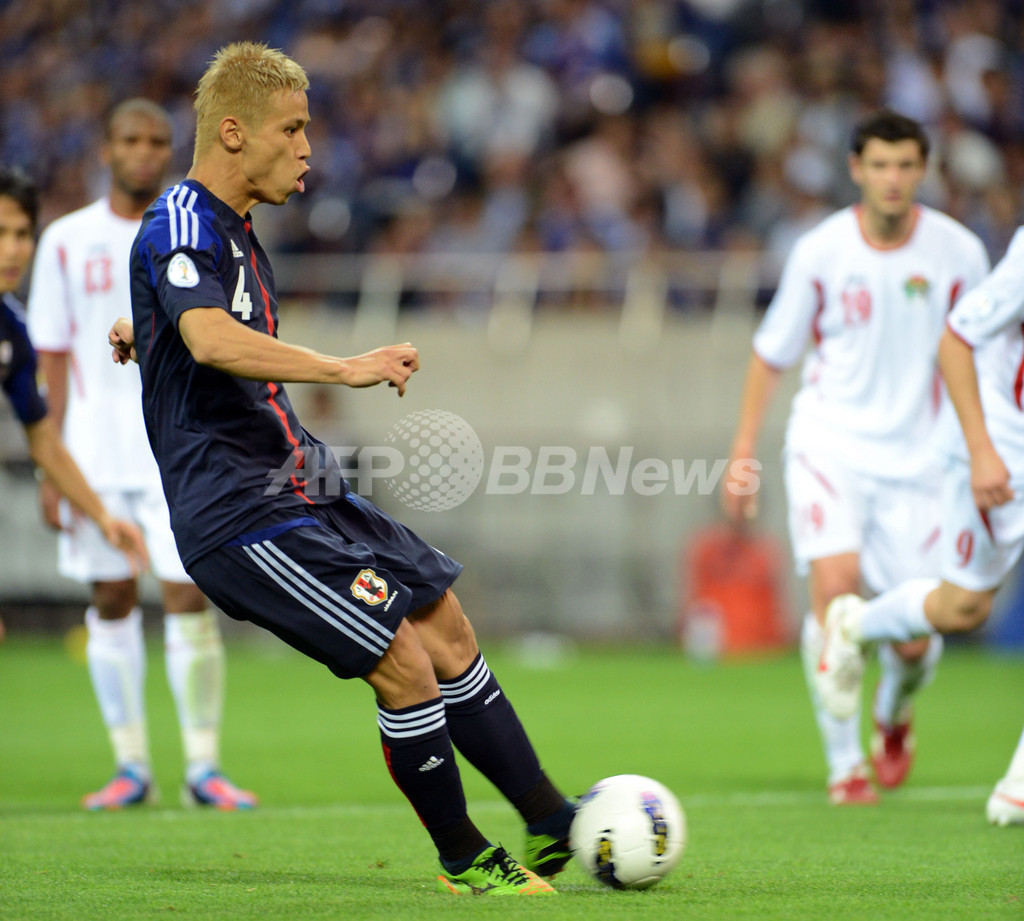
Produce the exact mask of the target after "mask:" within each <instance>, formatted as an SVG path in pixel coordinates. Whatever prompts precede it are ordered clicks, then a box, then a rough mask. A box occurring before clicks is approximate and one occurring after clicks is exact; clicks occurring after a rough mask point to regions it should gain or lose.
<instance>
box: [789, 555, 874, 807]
mask: <svg viewBox="0 0 1024 921" xmlns="http://www.w3.org/2000/svg"><path fill="white" fill-rule="evenodd" d="M860 578H861V577H860V555H859V554H857V553H840V554H836V555H834V556H828V557H821V558H819V559H816V560H811V562H810V576H809V579H808V586H807V587H808V593H809V595H810V602H811V611H810V612H809V613H808V614H807V615H806V617H805V619H804V624H803V630H802V631H801V642H800V653H801V658H802V660H803V665H804V674H805V676H806V678H807V688H808V692H809V694H810V697H811V706H812V708H813V710H814V717H815V720H816V722H817V724H818V731H819V732H820V734H821V741H822V746H823V748H824V751H825V761H826V763H827V765H828V794H829V800H830V801H831V802H832V803H834V804H836V805H872V804H874V803H877V802H878V795H877V794H876V793H875V791H874V789H873V787H872V785H871V781H870V780H869V779H868V774H867V767H866V759H865V756H864V749H863V747H862V746H861V742H860V713H859V711H858V712H856V713H854V714H853V715H852V716H848V717H846V718H844V719H837V718H836V717H834V716H832V714H830V713H829V712H828V711H827V710H826V709H825V708H824V706H823V705H822V702H821V700H820V698H819V696H818V693H817V689H816V687H815V683H814V673H815V671H816V670H817V668H818V664H819V659H820V656H821V650H822V646H823V642H824V635H823V632H822V625H823V623H824V615H825V609H826V608H827V607H828V605H829V602H831V601H832V599H833V598H835V597H837V596H839V595H844V594H847V593H849V592H856V591H858V590H859V588H860Z"/></svg>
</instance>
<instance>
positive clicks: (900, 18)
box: [0, 0, 1024, 258]
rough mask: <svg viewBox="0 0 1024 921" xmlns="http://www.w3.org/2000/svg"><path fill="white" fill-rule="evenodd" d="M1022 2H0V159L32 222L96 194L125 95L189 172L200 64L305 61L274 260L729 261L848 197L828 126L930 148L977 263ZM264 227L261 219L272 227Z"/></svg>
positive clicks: (1002, 242) (1022, 95) (997, 247)
mask: <svg viewBox="0 0 1024 921" xmlns="http://www.w3.org/2000/svg"><path fill="white" fill-rule="evenodd" d="M1022 30H1024V0H290V2H278V0H199V2H191V0H146V2H144V3H139V2H133V0H6V2H4V0H0V73H2V78H0V79H2V86H3V93H2V95H0V161H2V162H4V163H6V164H17V165H21V166H23V167H24V168H25V169H26V170H27V171H28V172H29V173H30V174H31V175H32V176H34V177H35V178H36V179H37V180H38V181H39V182H40V183H41V185H42V187H43V191H44V205H45V208H44V223H45V221H47V220H49V219H52V218H53V217H55V216H57V215H59V214H61V213H63V212H65V211H67V210H69V209H71V208H74V207H78V206H80V205H82V204H84V203H86V202H87V201H89V200H91V199H92V198H94V197H96V196H98V195H99V194H100V193H101V192H102V191H103V184H104V182H105V176H104V173H103V170H102V168H101V167H100V165H99V162H98V157H97V151H98V145H99V143H100V141H101V134H102V130H101V127H102V120H103V116H104V113H105V112H106V111H107V110H108V109H109V107H110V106H111V105H112V104H114V103H116V102H117V101H119V100H121V99H124V98H126V97H128V96H134V95H144V96H147V97H149V98H151V99H154V100H155V101H157V102H159V103H162V104H163V105H165V106H166V107H168V108H169V109H170V111H171V112H172V114H173V117H174V120H175V124H176V126H177V131H176V139H175V145H176V151H177V153H176V157H177V160H176V169H177V170H178V172H179V174H180V175H183V174H184V173H185V172H186V171H187V169H188V166H189V162H190V154H191V142H192V110H191V101H192V100H191V94H192V91H193V89H194V86H195V84H196V81H197V79H198V77H199V75H200V73H201V72H202V71H203V69H204V67H205V65H206V63H207V62H208V61H209V59H210V58H211V56H212V54H213V52H214V51H215V50H216V49H217V48H218V47H219V46H220V45H222V44H224V43H225V42H227V41H230V40H236V39H253V40H261V41H266V42H267V43H269V44H270V45H272V46H274V47H279V48H282V49H284V50H285V51H287V52H288V53H289V54H290V55H292V56H293V57H294V58H296V59H297V60H298V61H299V62H300V63H301V64H302V65H303V66H304V67H305V68H306V70H307V71H308V73H309V75H310V78H311V81H312V87H311V90H310V94H309V97H310V110H311V113H312V117H313V121H312V122H311V124H310V126H309V137H310V142H311V144H312V148H313V156H312V158H311V165H312V166H313V172H311V173H310V174H309V177H308V180H307V191H306V193H305V195H303V196H302V197H301V198H299V197H296V198H295V199H293V200H292V202H291V203H290V204H289V206H288V207H287V208H283V209H266V212H263V213H261V214H260V215H259V216H258V222H259V226H260V229H261V232H262V233H263V235H264V236H265V237H269V238H270V243H271V245H272V246H273V247H274V248H275V249H276V250H278V251H279V252H281V251H283V252H289V251H291V252H300V251H301V252H338V253H354V252H393V253H397V254H408V253H424V252H427V253H452V254H463V253H465V254H475V253H510V252H526V253H529V252H560V253H573V252H593V253H637V252H649V251H656V250H689V251H693V250H704V249H717V250H722V249H751V250H760V251H765V252H769V253H771V254H773V255H775V256H776V257H781V256H784V255H785V253H786V252H787V251H788V249H789V247H790V245H791V244H792V242H793V239H794V237H795V236H796V235H797V234H799V233H800V232H802V231H803V230H805V229H806V228H808V227H809V226H811V225H812V224H813V223H814V222H816V221H817V220H818V219H820V218H821V217H822V216H823V215H824V214H826V213H828V211H829V210H831V209H834V208H835V207H837V206H841V205H844V204H847V203H849V202H850V201H852V200H853V197H854V194H855V190H854V188H853V187H852V186H851V183H850V180H849V177H848V173H847V167H846V158H847V153H848V145H849V138H850V133H851V128H852V126H853V124H854V123H855V122H856V121H857V120H858V119H859V118H860V117H861V116H862V115H864V114H865V113H867V112H870V111H872V110H874V109H876V108H877V107H879V106H882V105H889V106H892V107H893V108H895V109H898V110H899V111H901V112H903V113H905V114H907V115H910V116H913V117H914V118H917V119H919V120H921V121H922V122H923V123H924V124H925V125H926V126H927V128H928V130H929V132H930V134H931V136H932V138H933V141H934V156H933V166H932V169H931V171H930V175H929V178H928V180H927V183H926V188H925V190H924V198H925V201H926V202H928V203H929V204H932V205H935V206H936V207H938V208H941V209H943V210H945V211H947V212H949V213H950V214H952V215H954V216H955V217H957V218H958V219H959V220H961V221H963V222H964V223H966V224H967V225H968V226H969V227H971V228H972V229H973V230H975V231H976V232H977V233H978V234H980V235H981V237H982V238H983V240H984V241H985V242H986V244H987V246H988V247H989V249H990V251H991V254H992V256H993V258H997V257H998V256H1000V255H1001V254H1002V252H1003V251H1004V249H1005V247H1006V244H1007V242H1008V240H1009V237H1010V235H1011V234H1012V232H1013V230H1014V229H1015V228H1016V227H1017V225H1018V223H1019V222H1020V219H1021V217H1020V213H1021V209H1022V194H1024V48H1022ZM270 211H274V212H276V213H275V214H274V215H273V216H271V215H270V214H269V213H267V212H270Z"/></svg>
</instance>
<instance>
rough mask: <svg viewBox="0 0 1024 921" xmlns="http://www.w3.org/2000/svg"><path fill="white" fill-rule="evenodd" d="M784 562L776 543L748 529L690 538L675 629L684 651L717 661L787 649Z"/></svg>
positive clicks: (719, 527)
mask: <svg viewBox="0 0 1024 921" xmlns="http://www.w3.org/2000/svg"><path fill="white" fill-rule="evenodd" d="M784 560H785V555H784V552H783V550H782V548H781V547H780V546H779V543H778V542H777V541H776V540H775V539H774V538H771V537H768V536H766V535H763V534H755V533H752V532H751V531H750V530H749V529H748V528H742V529H741V528H736V527H733V526H732V525H729V524H724V523H723V524H714V525H709V526H707V527H705V528H702V529H701V530H699V531H698V532H697V533H696V534H694V535H693V537H692V538H691V539H690V541H689V542H688V543H687V545H686V547H685V548H684V551H683V555H682V561H681V562H682V566H681V573H680V575H681V582H682V585H681V591H680V594H679V597H680V604H679V613H678V627H679V636H680V638H681V639H682V641H683V643H684V644H685V645H686V646H687V650H688V651H689V652H690V653H691V654H693V655H694V656H695V657H697V658H715V657H716V656H717V655H733V654H736V653H749V652H760V651H764V650H772V649H778V648H780V647H783V646H787V645H789V643H790V642H791V640H792V635H793V630H792V629H791V628H790V626H789V621H788V619H787V617H786V611H787V609H788V605H787V592H786V590H785V576H784V573H785V569H784V566H785V563H784ZM716 619H717V624H716V623H715V621H716Z"/></svg>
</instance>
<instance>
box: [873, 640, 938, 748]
mask: <svg viewBox="0 0 1024 921" xmlns="http://www.w3.org/2000/svg"><path fill="white" fill-rule="evenodd" d="M940 658H942V637H941V636H939V635H938V634H936V635H935V636H933V637H932V638H931V639H930V640H929V642H928V650H927V651H926V652H925V654H924V655H923V656H922V657H921V658H920V659H918V660H917V661H916V662H908V661H907V660H906V659H904V658H903V657H902V656H900V655H899V654H898V653H897V652H896V650H895V649H893V648H892V645H891V644H889V643H883V644H882V645H881V646H879V647H878V662H879V664H880V665H881V667H882V673H881V676H880V677H879V679H878V689H877V690H876V691H875V705H874V716H875V720H876V722H878V723H879V724H880V725H882V726H887V727H889V728H891V727H893V726H899V725H902V724H903V723H905V722H907V720H909V719H910V712H911V706H910V701H911V699H912V698H913V696H914V694H916V693H917V692H918V691H920V690H921V688H923V687H925V686H926V685H928V684H929V683H931V680H932V678H934V677H935V670H936V669H937V668H938V666H939V659H940Z"/></svg>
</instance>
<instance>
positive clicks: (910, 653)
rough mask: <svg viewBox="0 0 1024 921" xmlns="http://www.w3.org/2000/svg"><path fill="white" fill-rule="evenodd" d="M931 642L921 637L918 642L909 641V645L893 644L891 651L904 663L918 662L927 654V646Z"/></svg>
mask: <svg viewBox="0 0 1024 921" xmlns="http://www.w3.org/2000/svg"><path fill="white" fill-rule="evenodd" d="M930 643H931V640H929V639H928V637H923V638H922V639H919V640H911V641H910V642H909V643H894V644H893V649H895V650H896V654H897V655H898V656H899V657H900V658H901V659H902V660H903V661H904V662H920V661H921V660H922V659H923V658H924V657H925V656H926V655H927V654H928V646H929V644H930Z"/></svg>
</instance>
